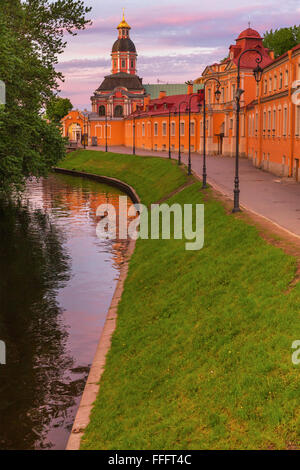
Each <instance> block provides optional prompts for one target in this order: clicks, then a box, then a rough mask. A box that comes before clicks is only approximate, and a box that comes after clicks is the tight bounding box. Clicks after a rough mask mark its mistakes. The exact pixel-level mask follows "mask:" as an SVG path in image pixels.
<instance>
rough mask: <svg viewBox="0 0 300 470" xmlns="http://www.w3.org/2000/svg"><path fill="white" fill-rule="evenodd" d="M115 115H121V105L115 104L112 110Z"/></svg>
mask: <svg viewBox="0 0 300 470" xmlns="http://www.w3.org/2000/svg"><path fill="white" fill-rule="evenodd" d="M114 116H115V117H123V106H120V105H117V106H116V107H115V110H114Z"/></svg>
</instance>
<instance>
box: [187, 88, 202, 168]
mask: <svg viewBox="0 0 300 470" xmlns="http://www.w3.org/2000/svg"><path fill="white" fill-rule="evenodd" d="M195 97H196V98H197V99H198V108H199V112H200V108H201V102H200V99H201V91H200V90H198V93H197V94H192V95H191V96H190V99H189V108H188V109H189V163H188V174H189V175H191V174H192V161H191V110H192V107H191V104H192V99H193V98H195Z"/></svg>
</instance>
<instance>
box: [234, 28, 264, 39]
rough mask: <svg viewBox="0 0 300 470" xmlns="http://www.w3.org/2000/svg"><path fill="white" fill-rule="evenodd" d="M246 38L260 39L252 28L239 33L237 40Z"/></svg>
mask: <svg viewBox="0 0 300 470" xmlns="http://www.w3.org/2000/svg"><path fill="white" fill-rule="evenodd" d="M246 38H259V39H261V35H260V34H259V32H258V31H255V29H252V28H247V29H245V30H244V31H242V32H241V34H240V35H239V37H238V39H237V40H239V39H246Z"/></svg>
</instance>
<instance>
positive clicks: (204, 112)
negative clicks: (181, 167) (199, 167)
mask: <svg viewBox="0 0 300 470" xmlns="http://www.w3.org/2000/svg"><path fill="white" fill-rule="evenodd" d="M210 81H214V82H216V83H217V89H216V91H215V97H216V101H217V103H218V102H219V101H220V96H221V92H220V86H221V83H220V81H219V80H218V79H217V78H214V77H211V78H208V79H207V80H206V81H205V83H204V97H203V126H202V127H203V177H202V188H203V189H206V188H207V182H206V179H207V172H206V96H205V91H206V85H207V83H208V82H210Z"/></svg>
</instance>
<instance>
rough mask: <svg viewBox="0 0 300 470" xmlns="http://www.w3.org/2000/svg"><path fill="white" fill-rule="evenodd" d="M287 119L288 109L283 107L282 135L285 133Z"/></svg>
mask: <svg viewBox="0 0 300 470" xmlns="http://www.w3.org/2000/svg"><path fill="white" fill-rule="evenodd" d="M287 120H288V110H287V108H284V110H283V135H284V136H286V135H287Z"/></svg>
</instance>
